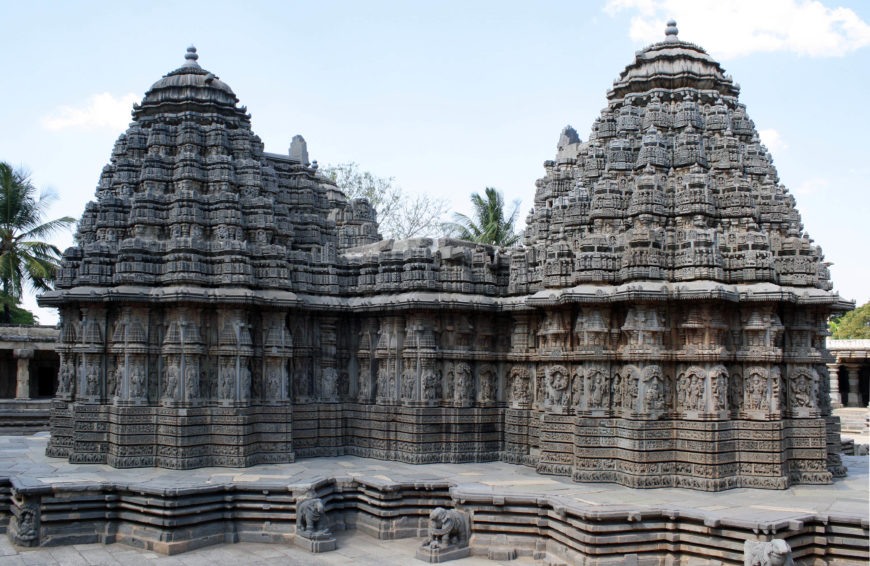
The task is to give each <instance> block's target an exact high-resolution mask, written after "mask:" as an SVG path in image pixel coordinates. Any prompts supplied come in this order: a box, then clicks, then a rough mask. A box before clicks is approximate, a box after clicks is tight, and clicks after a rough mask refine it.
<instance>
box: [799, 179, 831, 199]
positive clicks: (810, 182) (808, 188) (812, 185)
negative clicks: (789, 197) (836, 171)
mask: <svg viewBox="0 0 870 566" xmlns="http://www.w3.org/2000/svg"><path fill="white" fill-rule="evenodd" d="M830 185H831V184H830V183H829V182H828V180H827V179H822V178H821V177H813V178H812V179H807V180H806V181H804V182H803V183H801V184H800V185H798V187H797V188H796V189H795V190H794V193H795V194H796V195H812V194H815V193H818V192H821V191H826V190H827V189H828V187H830Z"/></svg>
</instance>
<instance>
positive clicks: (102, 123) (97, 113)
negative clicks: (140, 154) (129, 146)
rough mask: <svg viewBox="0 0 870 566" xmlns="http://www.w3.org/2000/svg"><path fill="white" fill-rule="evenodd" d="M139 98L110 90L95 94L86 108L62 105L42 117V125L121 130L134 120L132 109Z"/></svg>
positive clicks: (56, 128)
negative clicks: (111, 92) (119, 94)
mask: <svg viewBox="0 0 870 566" xmlns="http://www.w3.org/2000/svg"><path fill="white" fill-rule="evenodd" d="M138 100H139V97H138V96H136V95H135V94H132V93H130V94H125V95H122V96H120V97H119V98H115V97H114V96H112V95H111V94H109V93H108V92H104V93H101V94H95V95H93V96H91V97H90V99H89V100H88V103H87V106H85V107H84V108H73V107H71V106H60V107H59V108H57V109H56V110H55V111H54V112H53V113H52V114H50V115H48V116H45V117H43V118H42V127H43V128H45V129H46V130H66V129H79V130H96V129H102V128H109V129H112V130H116V131H119V132H120V131H123V130H124V129H126V128H127V125H128V124H129V123H130V121H131V120H132V118H131V117H130V110H131V109H132V108H133V103H135V102H138Z"/></svg>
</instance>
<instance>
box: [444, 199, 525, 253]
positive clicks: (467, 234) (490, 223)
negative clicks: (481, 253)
mask: <svg viewBox="0 0 870 566" xmlns="http://www.w3.org/2000/svg"><path fill="white" fill-rule="evenodd" d="M484 195H485V196H481V195H480V194H479V193H472V195H471V204H472V206H473V207H474V214H473V218H470V217H468V216H466V215H465V214H461V213H459V212H454V213H453V222H451V223H449V224H447V226H446V229H447V232H448V233H449V234H450V235H452V236H454V237H456V238H459V239H461V240H468V241H469V242H479V243H481V244H491V245H494V246H505V247H507V246H514V245H516V244H517V243H518V242H519V241H520V234H517V233H516V228H515V224H516V221H517V215H518V214H519V211H520V201H518V200H517V201H514V203H513V210H512V211H511V213H510V214H508V215H505V204H504V196H502V194H501V192H499V191H497V190H496V189H494V188H493V187H487V188H486V191H485V192H484Z"/></svg>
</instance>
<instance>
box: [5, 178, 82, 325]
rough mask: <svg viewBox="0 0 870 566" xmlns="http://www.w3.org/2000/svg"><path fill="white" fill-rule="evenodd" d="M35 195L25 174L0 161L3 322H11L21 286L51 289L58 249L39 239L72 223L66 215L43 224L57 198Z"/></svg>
mask: <svg viewBox="0 0 870 566" xmlns="http://www.w3.org/2000/svg"><path fill="white" fill-rule="evenodd" d="M36 193H37V190H36V187H34V186H33V183H32V182H31V181H30V175H29V174H28V173H27V172H26V171H24V170H22V169H13V168H12V166H11V165H9V164H8V163H4V162H0V293H2V297H0V300H2V302H3V311H2V313H0V321H2V322H6V323H8V322H10V320H11V310H12V309H13V308H14V307H15V305H17V304H18V303H19V302H21V297H22V295H23V294H24V289H25V287H30V288H33V289H35V290H37V291H48V290H50V289H51V282H52V281H53V280H54V276H55V274H56V273H57V269H58V262H59V261H60V250H58V249H57V247H55V246H54V245H52V244H48V243H46V242H43V241H41V240H42V239H44V238H47V237H49V236H50V235H51V234H53V233H54V232H56V231H57V230H60V229H64V228H67V227H69V226H70V225H71V224H73V223H74V222H75V219H74V218H71V217H69V216H64V217H62V218H58V219H56V220H49V221H48V222H43V221H42V217H43V216H44V215H45V213H46V211H47V209H48V207H49V205H51V203H52V202H53V201H54V200H55V199H56V198H57V197H56V196H55V195H54V194H53V193H51V192H48V191H43V192H42V193H41V194H39V196H37V195H36Z"/></svg>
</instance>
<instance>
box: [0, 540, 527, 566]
mask: <svg viewBox="0 0 870 566" xmlns="http://www.w3.org/2000/svg"><path fill="white" fill-rule="evenodd" d="M337 539H338V548H337V549H336V550H335V551H333V552H327V553H323V554H317V555H313V554H308V553H307V552H305V551H304V550H302V549H300V548H297V547H295V546H291V545H277V544H258V543H247V542H242V543H238V544H221V545H217V546H211V547H208V548H201V549H199V550H194V551H191V552H186V553H184V554H178V555H176V556H164V555H161V554H157V553H154V552H148V551H145V550H139V549H137V548H131V547H129V546H124V545H122V544H109V545H102V544H81V545H75V546H65V547H59V548H58V547H56V548H38V549H34V550H31V549H26V550H25V549H20V548H19V549H16V548H14V547H13V546H12V545H11V544H9V541H8V540H7V539H6V538H5V537H0V566H23V565H39V566H43V565H44V566H122V565H123V566H126V565H128V564H132V565H135V566H152V565H153V566H158V565H159V566H241V565H242V564H244V565H245V566H338V565H349V564H352V565H354V566H358V565H359V566H405V565H408V564H415V563H416V564H420V565H422V564H424V562H420V561H417V560H415V559H414V558H413V556H414V552H415V551H416V550H417V547H418V546H419V545H420V541H419V540H414V539H404V540H397V541H379V540H376V539H374V538H372V537H370V536H367V535H364V534H360V533H340V534H339V535H338V537H337ZM450 564H456V566H493V565H498V564H510V565H516V566H522V565H523V564H535V561H534V560H532V559H531V558H524V557H520V558H519V559H517V560H511V561H510V562H493V561H490V560H487V559H486V558H485V557H474V556H472V557H470V558H463V559H461V560H454V561H451V562H450Z"/></svg>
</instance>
